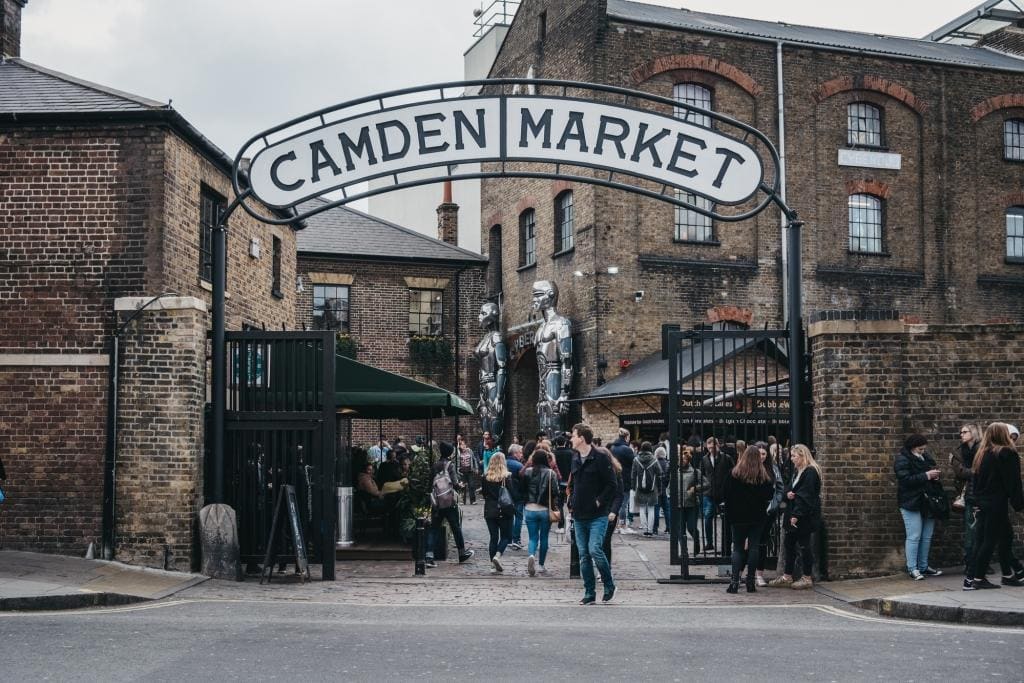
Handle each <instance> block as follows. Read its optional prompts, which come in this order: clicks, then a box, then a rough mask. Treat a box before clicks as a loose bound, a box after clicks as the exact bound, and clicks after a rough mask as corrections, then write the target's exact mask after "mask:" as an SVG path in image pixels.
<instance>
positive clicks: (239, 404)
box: [224, 331, 337, 581]
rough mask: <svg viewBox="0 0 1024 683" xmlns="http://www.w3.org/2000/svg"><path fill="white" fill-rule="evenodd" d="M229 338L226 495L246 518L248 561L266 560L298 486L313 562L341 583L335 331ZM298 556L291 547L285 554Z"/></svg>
mask: <svg viewBox="0 0 1024 683" xmlns="http://www.w3.org/2000/svg"><path fill="white" fill-rule="evenodd" d="M225 339H226V347H227V348H226V353H227V363H228V371H227V376H228V380H227V403H226V410H225V414H224V426H225V431H226V434H225V439H224V443H225V448H224V457H225V460H226V462H225V467H224V470H225V472H226V476H225V479H226V481H227V484H226V492H225V493H226V502H227V503H228V504H229V505H231V506H232V507H233V508H234V509H235V511H236V514H237V517H238V537H239V538H238V540H239V545H240V550H241V559H242V562H244V563H248V564H255V563H262V562H263V559H264V553H265V552H266V550H267V548H266V544H267V538H268V536H269V534H270V528H271V521H272V518H273V514H274V503H275V501H276V500H277V496H278V495H279V493H280V492H281V490H282V489H283V487H284V485H286V484H291V485H292V486H294V487H295V491H296V493H297V496H298V507H299V516H300V519H301V522H302V525H303V533H304V536H305V539H306V545H307V551H308V554H309V560H310V562H312V563H319V564H322V565H323V579H324V580H328V581H330V580H333V579H334V560H335V526H336V518H337V505H336V503H335V486H336V481H335V452H334V443H335V434H334V432H335V419H336V418H335V393H334V392H335V388H334V350H335V337H334V333H333V332H265V331H246V332H228V333H226V334H225ZM289 553H291V556H290V557H289V556H288V554H289ZM293 553H294V549H293V548H291V547H289V548H287V549H286V551H285V555H281V556H279V558H280V560H282V561H288V560H293V559H294V554H293Z"/></svg>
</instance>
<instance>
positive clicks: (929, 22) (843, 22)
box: [22, 0, 980, 157]
mask: <svg viewBox="0 0 1024 683" xmlns="http://www.w3.org/2000/svg"><path fill="white" fill-rule="evenodd" d="M979 1H980V0H979ZM484 2H485V3H486V4H490V2H491V0H484ZM648 2H649V3H650V4H659V5H667V6H676V7H678V6H680V5H681V4H683V3H684V2H685V6H686V7H687V8H688V9H691V10H694V11H703V12H713V13H718V14H727V15H732V16H744V17H750V18H755V19H764V20H770V21H785V22H789V23H800V24H806V25H812V26H825V27H830V28H843V29H849V30H854V31H866V32H873V33H885V34H889V35H901V36H911V37H921V36H923V35H925V34H927V33H929V32H931V31H933V30H935V29H936V28H938V27H939V26H941V25H942V24H944V23H946V22H947V21H950V20H951V19H953V18H954V17H956V16H958V15H960V14H962V13H964V12H966V11H967V10H969V9H970V8H971V7H973V6H974V5H975V4H976V2H973V1H972V0H902V2H899V1H893V0H859V1H857V2H849V1H843V2H838V1H837V0H784V1H782V2H774V3H769V2H764V0H718V1H713V0H676V1H675V2H671V1H667V0H648ZM480 6H481V2H480V0H29V3H28V5H27V7H26V8H25V10H24V11H23V14H22V57H23V58H24V59H26V60H28V61H30V62H34V63H37V64H40V65H42V66H46V67H48V68H51V69H56V70H58V71H63V72H65V73H68V74H71V75H73V76H77V77H79V78H84V79H86V80H90V81H94V82H97V83H101V84H103V85H106V86H109V87H113V88H117V89H120V90H125V91H128V92H131V93H134V94H137V95H142V96H145V97H149V98H151V99H154V100H160V101H164V102H166V101H167V100H169V99H170V100H173V106H174V108H175V109H177V110H178V111H179V112H181V113H182V114H183V115H184V116H185V117H186V118H187V119H188V120H189V121H190V122H191V123H192V124H193V125H195V126H196V127H197V128H198V129H199V130H200V131H201V132H202V133H203V134H204V135H206V136H207V137H208V138H210V139H211V140H213V142H214V143H216V144H217V145H218V146H220V147H221V148H222V149H223V150H224V151H225V152H227V153H228V154H229V155H230V156H232V157H233V156H234V155H235V153H236V152H237V151H238V148H239V146H240V145H241V144H242V143H243V142H244V141H245V140H246V139H248V138H249V137H250V136H252V135H254V134H256V133H258V132H260V131H262V130H264V129H266V128H269V127H271V126H273V125H275V124H277V123H281V122H283V121H285V120H287V119H290V118H293V117H296V116H300V115H302V114H305V113H307V112H310V111H313V110H315V109H319V108H321V107H325V106H328V105H331V104H335V103H340V102H344V101H346V100H350V99H355V98H357V97H361V96H363V95H370V94H374V93H379V92H385V91H388V90H394V89H397V88H403V87H407V86H415V85H424V84H428V83H438V82H444V81H457V80H461V79H462V77H463V75H462V74H463V71H462V69H463V64H462V55H463V53H464V52H465V51H466V50H467V49H468V48H469V47H470V45H471V44H472V42H473V40H474V39H473V30H474V29H475V26H474V25H473V16H472V11H473V9H474V8H477V7H480Z"/></svg>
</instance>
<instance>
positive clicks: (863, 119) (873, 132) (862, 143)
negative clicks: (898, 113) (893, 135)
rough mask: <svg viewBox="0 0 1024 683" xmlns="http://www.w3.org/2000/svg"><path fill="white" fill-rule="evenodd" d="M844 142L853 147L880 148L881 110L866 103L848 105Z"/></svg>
mask: <svg viewBox="0 0 1024 683" xmlns="http://www.w3.org/2000/svg"><path fill="white" fill-rule="evenodd" d="M846 142H847V143H848V144H849V145H851V146H853V147H881V146H882V110H881V109H879V108H878V107H876V106H875V105H873V104H868V103H867V102H854V103H853V104H850V105H848V106H847V107H846Z"/></svg>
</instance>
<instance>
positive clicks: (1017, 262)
mask: <svg viewBox="0 0 1024 683" xmlns="http://www.w3.org/2000/svg"><path fill="white" fill-rule="evenodd" d="M1006 262H1007V263H1009V264H1011V265H1014V266H1024V256H1007V257H1006Z"/></svg>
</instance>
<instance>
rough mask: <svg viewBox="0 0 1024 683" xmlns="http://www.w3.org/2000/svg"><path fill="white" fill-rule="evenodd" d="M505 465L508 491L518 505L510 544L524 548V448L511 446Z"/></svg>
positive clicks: (518, 548) (509, 545)
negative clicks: (507, 472) (507, 473)
mask: <svg viewBox="0 0 1024 683" xmlns="http://www.w3.org/2000/svg"><path fill="white" fill-rule="evenodd" d="M505 466H506V467H507V468H508V471H509V474H510V475H511V476H510V477H509V482H508V491H509V493H511V494H512V502H513V503H515V505H516V514H515V517H513V518H512V541H511V543H509V544H508V547H509V548H512V550H522V549H523V540H522V539H523V512H524V510H525V508H526V487H525V485H524V483H523V482H522V480H521V477H522V473H523V470H524V469H526V466H525V465H524V464H523V449H522V448H520V447H518V446H509V449H508V457H506V458H505Z"/></svg>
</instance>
